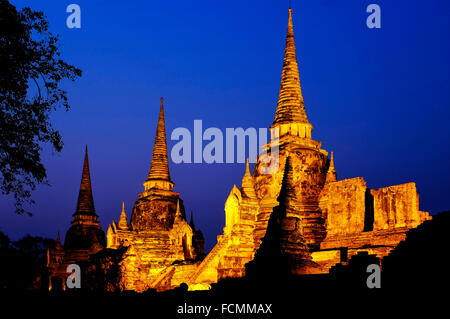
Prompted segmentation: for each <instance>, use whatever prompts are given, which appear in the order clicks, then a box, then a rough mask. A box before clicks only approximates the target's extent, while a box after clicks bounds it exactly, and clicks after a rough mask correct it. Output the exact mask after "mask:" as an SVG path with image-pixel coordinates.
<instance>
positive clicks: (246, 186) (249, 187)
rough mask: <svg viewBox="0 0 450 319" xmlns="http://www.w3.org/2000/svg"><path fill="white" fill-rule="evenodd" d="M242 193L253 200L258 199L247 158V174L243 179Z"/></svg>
mask: <svg viewBox="0 0 450 319" xmlns="http://www.w3.org/2000/svg"><path fill="white" fill-rule="evenodd" d="M241 186H242V192H243V194H244V195H245V196H247V197H248V198H251V199H256V192H255V183H254V180H253V177H252V174H251V173H250V164H249V162H248V158H247V164H246V167H245V174H244V177H243V178H242V184H241Z"/></svg>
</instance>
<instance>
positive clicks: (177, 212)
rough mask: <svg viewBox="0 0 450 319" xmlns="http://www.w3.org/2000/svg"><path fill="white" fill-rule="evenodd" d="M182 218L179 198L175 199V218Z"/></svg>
mask: <svg viewBox="0 0 450 319" xmlns="http://www.w3.org/2000/svg"><path fill="white" fill-rule="evenodd" d="M182 218H183V214H181V209H180V200H179V199H178V200H177V210H176V212H175V219H182Z"/></svg>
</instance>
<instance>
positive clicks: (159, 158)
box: [147, 98, 170, 182]
mask: <svg viewBox="0 0 450 319" xmlns="http://www.w3.org/2000/svg"><path fill="white" fill-rule="evenodd" d="M147 180H163V181H169V182H170V174H169V160H168V156H167V142H166V124H165V121H164V107H163V98H161V107H160V110H159V119H158V126H157V128H156V136H155V144H154V146H153V156H152V163H151V166H150V172H149V174H148V178H147Z"/></svg>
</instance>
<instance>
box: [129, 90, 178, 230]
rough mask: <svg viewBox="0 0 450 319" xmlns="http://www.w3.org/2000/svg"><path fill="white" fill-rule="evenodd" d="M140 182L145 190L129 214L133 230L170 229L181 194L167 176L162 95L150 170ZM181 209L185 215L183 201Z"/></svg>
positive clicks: (167, 165)
mask: <svg viewBox="0 0 450 319" xmlns="http://www.w3.org/2000/svg"><path fill="white" fill-rule="evenodd" d="M143 185H144V192H142V193H140V194H139V199H138V200H137V201H136V203H135V206H134V210H133V213H132V215H131V227H132V229H134V230H146V229H169V228H170V227H171V226H172V224H173V221H174V218H175V212H176V207H177V201H178V199H179V195H180V194H179V193H177V192H174V191H173V186H174V183H173V182H172V180H171V179H170V173H169V159H168V155H167V142H166V124H165V120H164V105H163V98H161V106H160V110H159V118H158V125H157V127H156V135H155V143H154V146H153V156H152V162H151V164H150V171H149V173H148V176H147V179H146V180H145V181H144V183H143ZM181 212H182V216H183V218H184V217H185V214H184V206H183V205H182V202H181Z"/></svg>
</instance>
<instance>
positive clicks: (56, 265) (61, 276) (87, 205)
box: [47, 146, 106, 290]
mask: <svg viewBox="0 0 450 319" xmlns="http://www.w3.org/2000/svg"><path fill="white" fill-rule="evenodd" d="M105 246H106V242H105V233H104V232H103V230H102V228H101V227H100V222H99V220H98V215H97V214H96V212H95V206H94V197H93V195H92V183H91V173H90V170H89V158H88V150H87V146H86V153H85V156H84V164H83V172H82V175H81V184H80V192H79V194H78V201H77V208H76V211H75V213H74V214H73V220H72V223H71V226H70V228H69V230H68V231H67V232H66V236H65V240H64V246H63V245H62V244H61V239H60V235H59V233H58V237H57V239H56V245H55V247H53V248H51V249H48V250H47V270H48V276H49V289H50V290H52V289H60V290H65V288H66V279H67V276H68V275H69V273H67V266H68V265H70V264H77V265H79V266H80V267H83V268H86V267H85V266H87V265H88V264H89V258H90V256H92V255H94V254H95V253H97V252H99V251H101V250H103V249H104V248H105Z"/></svg>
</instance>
